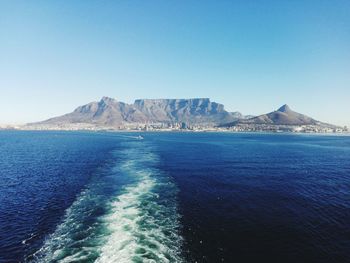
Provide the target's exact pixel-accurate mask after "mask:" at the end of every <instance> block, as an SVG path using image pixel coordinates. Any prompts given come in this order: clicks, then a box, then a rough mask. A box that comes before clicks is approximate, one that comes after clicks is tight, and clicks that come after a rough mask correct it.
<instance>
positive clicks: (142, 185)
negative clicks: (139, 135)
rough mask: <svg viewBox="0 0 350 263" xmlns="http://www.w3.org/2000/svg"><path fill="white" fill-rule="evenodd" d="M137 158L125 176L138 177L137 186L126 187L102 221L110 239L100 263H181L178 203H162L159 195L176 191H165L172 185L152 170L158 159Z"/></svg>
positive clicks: (143, 156)
mask: <svg viewBox="0 0 350 263" xmlns="http://www.w3.org/2000/svg"><path fill="white" fill-rule="evenodd" d="M134 157H137V159H136V160H135V159H134V160H135V161H134V162H130V161H128V162H127V163H126V165H124V166H123V165H122V167H124V168H123V169H124V173H127V172H129V173H130V172H131V173H133V174H134V176H135V178H137V183H135V184H134V185H129V186H127V187H125V189H124V191H123V193H122V194H121V195H119V196H118V197H117V198H116V199H115V200H113V202H112V203H111V205H110V213H109V214H108V215H106V216H105V217H104V218H103V219H102V220H103V222H104V224H105V225H106V229H107V230H108V232H109V236H108V238H107V242H106V243H105V245H104V246H103V247H102V249H101V254H100V257H99V258H98V259H97V261H96V262H99V263H105V262H120V263H127V262H181V259H180V247H179V246H180V243H181V240H180V237H179V235H178V233H177V231H178V218H177V214H176V211H175V210H176V206H175V200H169V201H170V202H169V203H168V206H164V205H162V204H160V203H159V202H158V200H159V198H160V196H159V193H158V191H160V193H161V192H162V191H169V190H170V191H172V190H173V188H171V187H170V188H169V189H165V188H166V187H169V186H170V184H169V183H165V182H162V180H161V179H160V178H157V176H156V175H157V173H159V171H158V170H156V169H153V168H150V167H152V162H154V161H155V158H154V156H152V155H151V154H149V153H147V154H140V153H139V154H137V156H134ZM144 163H147V166H145V165H144ZM162 188H164V189H162Z"/></svg>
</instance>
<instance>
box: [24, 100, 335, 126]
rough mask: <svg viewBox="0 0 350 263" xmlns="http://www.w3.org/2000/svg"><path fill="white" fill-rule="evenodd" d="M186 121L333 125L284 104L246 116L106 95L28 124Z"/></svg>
mask: <svg viewBox="0 0 350 263" xmlns="http://www.w3.org/2000/svg"><path fill="white" fill-rule="evenodd" d="M150 123H163V124H174V123H185V124H186V125H197V126H212V127H215V126H221V127H230V126H234V125H242V124H247V125H248V124H249V125H264V124H266V125H322V126H332V125H330V124H325V123H322V122H319V121H317V120H314V119H312V118H310V117H308V116H306V115H303V114H300V113H297V112H294V111H292V110H291V109H290V108H289V106H288V105H284V106H282V107H281V108H279V109H278V110H277V111H273V112H271V113H268V114H263V115H260V116H257V117H254V116H245V115H243V114H241V113H240V112H228V111H226V110H225V109H224V105H222V104H219V103H216V102H211V101H210V99H208V98H194V99H138V100H135V102H134V103H133V104H127V103H124V102H120V101H117V100H115V99H113V98H109V97H103V98H102V99H101V100H100V101H98V102H91V103H88V104H86V105H83V106H80V107H78V108H76V109H75V110H74V111H73V112H71V113H68V114H65V115H63V116H59V117H55V118H52V119H48V120H45V121H42V122H37V123H31V124H28V125H29V126H33V125H35V126H38V125H45V126H50V125H52V126H62V125H73V124H90V125H94V126H96V127H114V128H118V127H122V126H125V125H128V124H150Z"/></svg>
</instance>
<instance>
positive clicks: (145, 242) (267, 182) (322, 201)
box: [0, 131, 350, 262]
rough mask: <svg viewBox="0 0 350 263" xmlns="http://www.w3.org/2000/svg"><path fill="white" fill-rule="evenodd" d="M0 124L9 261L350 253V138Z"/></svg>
mask: <svg viewBox="0 0 350 263" xmlns="http://www.w3.org/2000/svg"><path fill="white" fill-rule="evenodd" d="M137 135H138V134H132V133H87V132H19V131H16V132H15V131H2V132H0V262H350V252H349V251H350V250H349V248H350V137H347V136H319V135H317V136H316V135H293V134H248V133H143V134H142V136H143V137H144V139H143V140H139V139H138V138H137Z"/></svg>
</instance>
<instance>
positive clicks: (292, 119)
mask: <svg viewBox="0 0 350 263" xmlns="http://www.w3.org/2000/svg"><path fill="white" fill-rule="evenodd" d="M238 124H252V125H254V124H256V125H321V126H333V125H331V124H326V123H322V122H320V121H317V120H315V119H313V118H311V117H308V116H306V115H304V114H301V113H298V112H295V111H293V110H291V108H290V107H289V106H288V105H287V104H285V105H283V106H282V107H280V108H279V109H278V110H276V111H273V112H270V113H267V114H263V115H260V116H257V117H253V118H250V119H240V120H237V121H235V122H233V123H231V124H229V126H232V125H238Z"/></svg>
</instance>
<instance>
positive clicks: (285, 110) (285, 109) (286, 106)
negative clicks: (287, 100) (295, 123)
mask: <svg viewBox="0 0 350 263" xmlns="http://www.w3.org/2000/svg"><path fill="white" fill-rule="evenodd" d="M277 111H279V112H285V113H288V112H292V110H291V108H290V107H289V106H288V105H287V104H284V105H283V106H282V107H280V108H279V109H278V110H277Z"/></svg>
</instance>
